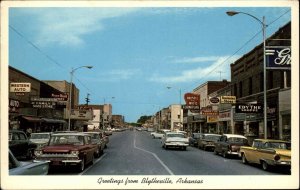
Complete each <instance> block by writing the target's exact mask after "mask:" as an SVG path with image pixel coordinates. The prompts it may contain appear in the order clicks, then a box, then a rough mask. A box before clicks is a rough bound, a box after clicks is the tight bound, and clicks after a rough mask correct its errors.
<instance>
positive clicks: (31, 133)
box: [31, 132, 52, 135]
mask: <svg viewBox="0 0 300 190" xmlns="http://www.w3.org/2000/svg"><path fill="white" fill-rule="evenodd" d="M33 134H52V132H42V133H31V135H33Z"/></svg>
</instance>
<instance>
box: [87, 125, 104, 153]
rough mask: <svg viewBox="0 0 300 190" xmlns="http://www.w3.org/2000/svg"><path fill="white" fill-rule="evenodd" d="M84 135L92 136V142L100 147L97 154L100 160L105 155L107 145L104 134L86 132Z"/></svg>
mask: <svg viewBox="0 0 300 190" xmlns="http://www.w3.org/2000/svg"><path fill="white" fill-rule="evenodd" d="M84 134H88V135H91V137H92V142H93V143H95V144H97V145H98V149H97V150H96V152H95V156H96V157H98V158H99V157H100V156H101V155H102V154H103V151H104V148H105V145H106V143H105V141H104V138H103V137H102V132H100V131H99V132H96V131H95V132H84Z"/></svg>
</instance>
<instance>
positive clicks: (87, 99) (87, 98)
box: [85, 93, 90, 105]
mask: <svg viewBox="0 0 300 190" xmlns="http://www.w3.org/2000/svg"><path fill="white" fill-rule="evenodd" d="M89 96H90V94H89V93H88V94H87V96H86V98H85V102H86V103H85V105H89V102H90V99H89Z"/></svg>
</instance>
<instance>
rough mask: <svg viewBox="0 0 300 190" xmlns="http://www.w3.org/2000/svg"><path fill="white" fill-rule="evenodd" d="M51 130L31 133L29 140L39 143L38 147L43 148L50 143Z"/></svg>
mask: <svg viewBox="0 0 300 190" xmlns="http://www.w3.org/2000/svg"><path fill="white" fill-rule="evenodd" d="M51 134H52V133H51V132H46V133H31V136H30V138H29V140H30V141H31V142H32V143H34V144H36V145H37V149H41V148H43V147H44V146H46V145H48V143H49V140H50V137H51Z"/></svg>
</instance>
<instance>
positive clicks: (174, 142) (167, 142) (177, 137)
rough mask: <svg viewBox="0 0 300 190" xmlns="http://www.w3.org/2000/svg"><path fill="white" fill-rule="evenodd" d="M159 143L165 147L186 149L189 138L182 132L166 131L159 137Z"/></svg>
mask: <svg viewBox="0 0 300 190" xmlns="http://www.w3.org/2000/svg"><path fill="white" fill-rule="evenodd" d="M161 144H162V147H163V148H165V149H168V148H169V147H174V148H181V149H183V150H186V148H187V147H188V146H189V139H188V138H186V137H185V136H184V134H183V133H177V132H166V133H165V134H164V136H163V137H162V139H161Z"/></svg>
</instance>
